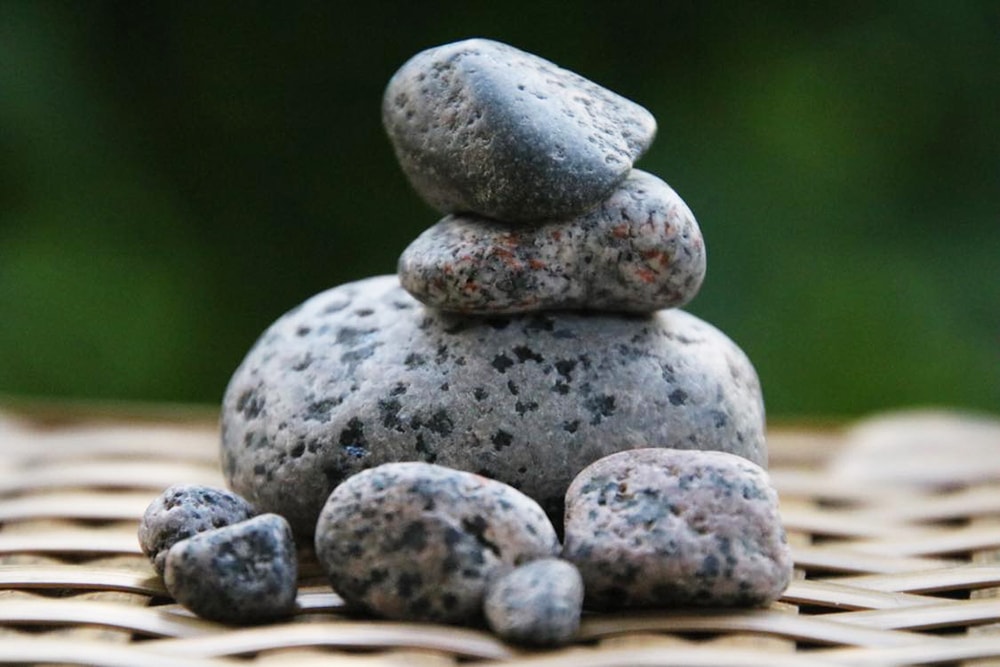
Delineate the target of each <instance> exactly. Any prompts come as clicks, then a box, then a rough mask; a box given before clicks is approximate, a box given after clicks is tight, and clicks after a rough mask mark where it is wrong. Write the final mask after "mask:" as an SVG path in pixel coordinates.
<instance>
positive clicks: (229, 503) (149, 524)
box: [139, 484, 256, 576]
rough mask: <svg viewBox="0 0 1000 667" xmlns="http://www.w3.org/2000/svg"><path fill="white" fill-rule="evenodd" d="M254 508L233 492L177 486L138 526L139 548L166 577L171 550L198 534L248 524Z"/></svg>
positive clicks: (157, 500) (163, 495)
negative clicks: (166, 562)
mask: <svg viewBox="0 0 1000 667" xmlns="http://www.w3.org/2000/svg"><path fill="white" fill-rule="evenodd" d="M255 514H256V511H255V510H254V508H253V506H251V505H250V503H248V502H247V501H246V500H245V499H244V498H243V497H242V496H239V495H237V494H235V493H233V492H232V491H227V490H225V489H218V488H215V487H212V486H203V485H200V484H175V485H173V486H171V487H170V488H168V489H166V490H165V491H164V492H163V493H161V494H160V495H159V496H157V497H156V498H155V499H154V500H153V501H152V502H151V503H150V504H149V506H148V507H147V508H146V511H145V513H144V514H143V515H142V520H141V521H140V522H139V546H140V547H142V551H143V553H144V554H146V556H147V557H148V558H149V560H150V562H151V563H152V564H153V568H154V569H155V570H156V572H157V574H159V575H161V576H162V575H163V570H164V567H166V564H165V561H166V557H167V551H169V550H170V547H172V546H173V545H175V544H176V543H178V542H180V541H181V540H185V539H187V538H189V537H191V536H192V535H195V534H197V533H200V532H203V531H206V530H212V529H215V528H221V527H223V526H228V525H230V524H233V523H239V522H240V521H246V520H247V519H249V518H251V517H253V516H254V515H255Z"/></svg>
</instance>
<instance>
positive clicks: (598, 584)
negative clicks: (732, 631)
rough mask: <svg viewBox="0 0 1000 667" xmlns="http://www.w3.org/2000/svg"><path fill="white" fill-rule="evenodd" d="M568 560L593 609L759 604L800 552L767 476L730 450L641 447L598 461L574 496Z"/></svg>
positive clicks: (773, 593) (569, 507)
mask: <svg viewBox="0 0 1000 667" xmlns="http://www.w3.org/2000/svg"><path fill="white" fill-rule="evenodd" d="M563 557H564V558H566V559H567V560H569V561H571V562H573V563H575V564H576V565H577V567H579V568H580V573H581V574H582V575H583V580H584V585H585V586H586V590H587V606H588V607H594V608H600V609H609V608H618V607H675V606H713V607H722V606H741V607H742V606H759V605H765V604H768V603H769V602H771V601H773V600H775V599H777V598H778V596H779V595H781V593H782V591H784V590H785V587H786V586H788V583H789V581H790V580H791V576H792V557H791V553H790V551H789V548H788V544H787V543H786V541H785V532H784V530H783V529H782V526H781V517H780V516H779V514H778V495H777V493H776V492H775V491H774V489H772V488H771V486H770V482H769V479H768V476H767V473H766V472H765V471H764V470H763V469H762V468H760V467H759V466H756V465H754V464H752V463H750V462H749V461H747V460H745V459H743V458H740V457H738V456H733V455H731V454H726V453H724V452H697V451H687V450H672V449H638V450H633V451H626V452H619V453H617V454H613V455H611V456H608V457H606V458H604V459H601V460H600V461H597V462H595V463H594V464H592V465H590V466H589V467H587V469H585V470H584V471H583V472H582V473H580V475H579V477H577V478H576V479H575V480H573V483H572V485H570V487H569V490H568V491H567V493H566V537H565V546H564V548H563Z"/></svg>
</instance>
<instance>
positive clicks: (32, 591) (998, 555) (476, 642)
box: [0, 413, 1000, 667]
mask: <svg viewBox="0 0 1000 667" xmlns="http://www.w3.org/2000/svg"><path fill="white" fill-rule="evenodd" d="M50 416H51V415H50ZM959 436H960V434H959V433H958V432H956V437H959ZM844 440H845V437H844V431H842V430H839V429H806V428H798V429H793V428H784V429H772V433H771V436H770V447H771V474H772V479H773V481H774V483H775V485H776V486H777V488H778V490H779V492H780V494H781V502H782V515H783V520H784V523H785V526H786V529H787V531H788V534H789V540H790V542H791V544H792V546H793V550H794V553H795V560H796V565H797V570H796V574H797V576H796V579H795V581H794V582H793V583H792V585H791V586H790V587H789V589H788V590H787V592H786V593H785V595H784V597H783V598H782V600H781V601H780V602H778V603H775V604H774V605H772V607H771V608H769V609H763V610H751V611H735V612H704V613H689V612H644V613H621V614H600V615H598V614H594V615H589V614H588V615H585V618H584V621H583V624H582V627H581V632H580V636H579V638H578V640H577V641H576V643H575V644H574V645H572V646H569V647H565V648H562V649H557V650H548V651H526V650H524V649H521V648H518V647H514V646H511V645H508V644H505V643H503V642H501V641H499V640H498V639H496V638H495V637H494V636H492V635H490V634H489V633H487V632H484V631H480V630H476V629H465V628H453V627H444V626H435V625H425V624H410V623H398V622H382V621H373V620H370V619H366V618H362V617H357V616H352V615H351V614H349V613H347V612H346V611H345V610H344V609H343V605H342V601H341V600H340V598H338V597H337V595H336V594H335V593H333V592H332V591H331V590H330V588H329V587H328V586H327V585H325V583H324V581H323V579H322V577H320V576H319V575H318V569H317V568H316V565H315V563H310V562H308V561H307V562H306V563H304V566H303V568H302V570H303V572H302V580H301V582H300V584H301V585H300V594H299V603H300V607H301V611H300V612H299V614H298V615H297V616H296V617H295V618H294V620H293V621H291V622H287V623H282V624H278V625H271V626H262V627H253V628H235V629H234V628H228V627H225V626H221V625H218V624H215V623H210V622H206V621H202V620H200V619H198V618H195V617H194V616H192V615H191V614H190V613H188V612H187V611H185V610H184V609H182V608H180V607H179V606H178V605H176V604H174V603H173V601H172V600H171V599H170V598H169V595H168V594H167V593H166V591H165V590H164V589H163V585H162V583H161V582H160V580H159V579H158V578H156V577H155V576H154V574H153V571H152V569H151V567H150V566H149V564H148V563H147V561H146V560H145V559H144V558H143V557H142V555H141V554H140V552H139V547H138V544H137V542H136V536H135V535H136V526H137V522H138V519H139V517H140V516H141V515H142V512H143V510H144V509H145V507H146V505H147V503H148V502H149V501H150V500H151V499H152V498H153V497H154V496H155V495H156V494H158V493H159V492H160V491H161V490H162V489H163V488H165V487H166V486H168V485H170V484H172V483H175V482H200V483H207V484H222V479H221V477H220V473H219V470H218V465H217V460H216V453H217V445H216V431H215V426H214V424H213V423H212V421H210V420H191V419H188V418H186V417H183V416H173V417H171V418H167V419H159V420H135V419H129V420H113V419H108V418H103V419H99V420H80V419H74V420H65V421H61V422H55V423H54V422H53V421H52V420H51V419H44V420H42V419H38V418H32V419H27V418H24V417H19V418H15V417H12V416H11V415H4V414H3V413H0V663H7V664H10V663H59V664H94V665H143V666H144V665H160V664H185V665H232V664H254V665H257V664H260V665H365V666H375V665H418V666H420V665H427V666H439V665H441V666H443V665H454V664H463V665H484V664H505V665H506V664H510V665H524V666H527V665H533V666H538V667H542V666H545V667H564V666H565V667H588V666H594V667H597V666H611V665H676V666H683V665H713V666H728V665H734V666H735V665H740V666H745V665H762V666H763V665H767V666H778V667H780V666H783V665H910V664H970V665H972V664H975V665H986V664H996V665H1000V475H994V474H992V472H989V471H990V470H992V468H991V467H990V466H984V465H983V461H976V460H969V461H958V462H957V463H958V464H959V465H958V467H959V468H961V466H965V468H967V469H968V470H971V471H976V470H979V471H981V470H983V469H984V468H985V469H987V471H988V474H979V475H969V474H961V473H956V477H955V478H954V479H946V480H937V481H936V482H935V483H934V484H926V483H924V484H909V485H907V484H896V485H894V484H880V483H873V482H871V481H864V480H861V479H852V478H850V477H844V476H843V475H840V476H837V475H833V474H831V472H830V467H829V465H828V462H829V461H830V460H831V458H832V457H834V456H835V455H836V454H837V453H838V452H839V451H840V450H841V449H842V448H843V443H844ZM995 451H996V456H997V458H998V459H1000V441H998V442H997V443H996V450H995ZM993 468H995V466H993ZM970 480H971V481H970Z"/></svg>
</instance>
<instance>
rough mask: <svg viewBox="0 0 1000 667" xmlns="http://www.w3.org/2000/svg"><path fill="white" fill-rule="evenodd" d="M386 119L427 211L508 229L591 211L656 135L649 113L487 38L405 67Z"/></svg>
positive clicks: (426, 54)
mask: <svg viewBox="0 0 1000 667" xmlns="http://www.w3.org/2000/svg"><path fill="white" fill-rule="evenodd" d="M382 118H383V122H384V123H385V128H386V131H387V132H388V134H389V138H390V140H391V141H392V144H393V147H394V148H395V150H396V156H397V157H398V159H399V162H400V165H402V167H403V171H404V172H406V175H407V177H408V178H409V179H410V182H411V183H412V184H413V187H414V188H415V189H416V190H417V192H418V193H419V194H420V196H421V197H423V198H424V199H425V200H426V201H427V202H428V203H429V204H430V205H431V206H433V207H435V208H436V209H438V210H439V211H441V212H443V213H477V214H479V215H483V216H486V217H488V218H496V219H499V220H505V221H507V222H525V221H532V220H540V219H549V218H563V217H567V216H573V215H576V214H579V213H582V212H584V211H586V210H588V209H590V208H592V207H593V206H595V205H596V204H598V203H599V202H600V201H601V200H603V199H605V198H606V197H607V196H608V195H610V194H611V192H612V191H613V190H614V189H615V187H617V186H618V185H619V184H620V183H621V182H622V181H623V180H625V177H626V176H627V175H628V173H629V171H630V170H631V169H632V163H633V162H634V161H635V160H636V159H638V157H639V156H640V155H642V153H643V152H645V150H646V149H647V148H648V147H649V145H650V144H651V143H652V141H653V137H654V135H655V134H656V121H655V120H654V119H653V116H652V114H650V113H649V112H648V111H647V110H646V109H643V108H642V107H641V106H639V105H637V104H635V103H634V102H631V101H629V100H627V99H625V98H624V97H621V96H620V95H617V94H615V93H613V92H611V91H609V90H607V89H605V88H602V87H601V86H599V85H597V84H595V83H593V82H592V81H588V80H587V79H584V78H583V77H581V76H579V75H577V74H574V73H573V72H570V71H568V70H565V69H562V68H560V67H558V66H556V65H554V64H553V63H551V62H549V61H547V60H544V59H542V58H539V57H538V56H534V55H531V54H530V53H525V52H524V51H520V50H518V49H515V48H514V47H512V46H508V45H506V44H501V43H499V42H494V41H490V40H486V39H469V40H465V41H461V42H456V43H453V44H445V45H444V46H439V47H436V48H433V49H428V50H426V51H423V52H421V53H419V54H417V55H416V56H414V57H413V58H411V59H410V60H409V61H407V62H406V64H404V65H403V66H402V67H401V68H400V69H399V71H398V72H396V74H395V75H394V76H393V77H392V80H391V81H390V82H389V85H388V87H387V88H386V91H385V96H384V98H383V105H382Z"/></svg>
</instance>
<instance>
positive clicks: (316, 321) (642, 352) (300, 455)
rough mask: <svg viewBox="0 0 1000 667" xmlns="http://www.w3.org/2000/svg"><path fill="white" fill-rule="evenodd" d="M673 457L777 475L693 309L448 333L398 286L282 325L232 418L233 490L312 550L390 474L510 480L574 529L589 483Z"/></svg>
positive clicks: (751, 397) (443, 318) (367, 291)
mask: <svg viewBox="0 0 1000 667" xmlns="http://www.w3.org/2000/svg"><path fill="white" fill-rule="evenodd" d="M667 445H669V446H673V447H688V448H692V449H719V450H725V451H730V452H733V453H736V454H740V455H741V456H745V457H747V458H748V459H750V460H752V461H755V462H757V463H760V464H765V463H766V461H767V451H766V445H765V442H764V411H763V402H762V399H761V392H760V385H759V383H758V380H757V375H756V373H755V372H754V369H753V367H752V366H751V364H750V362H749V360H748V359H747V358H746V356H745V355H744V354H743V353H742V352H741V351H740V349H739V348H738V347H737V346H736V345H735V344H733V342H732V341H730V340H729V339H728V338H727V337H726V336H724V335H723V334H722V333H720V332H719V331H718V330H717V329H715V328H714V327H712V326H711V325H709V324H706V323H705V322H703V321H701V320H699V319H698V318H696V317H694V316H693V315H689V314H687V313H685V312H683V311H680V310H677V309H672V310H664V311H659V312H657V313H655V314H652V315H643V316H617V315H616V316H610V315H600V314H590V315H585V314H579V313H561V314H551V313H550V314H532V315H522V316H512V317H496V318H477V317H468V316H458V315H447V314H443V313H441V312H439V311H435V310H433V309H429V308H425V307H424V306H422V305H421V304H420V303H419V302H417V301H416V300H414V299H413V297H411V296H410V295H409V294H408V293H407V292H406V291H405V290H403V289H402V288H401V287H400V286H399V281H398V279H397V278H396V276H382V277H375V278H369V279H366V280H362V281H359V282H355V283H349V284H346V285H341V286H340V287H336V288H333V289H331V290H328V291H326V292H323V293H321V294H318V295H316V296H314V297H312V298H311V299H309V300H308V301H306V302H305V303H304V304H302V305H300V306H299V307H297V308H295V309H294V310H292V311H291V312H290V313H288V314H287V315H285V316H283V317H282V318H280V319H279V320H278V321H277V322H275V323H274V324H273V325H272V326H271V327H270V328H269V329H268V330H267V331H266V332H264V334H263V335H262V336H261V338H260V339H259V340H258V342H257V343H256V344H255V345H254V347H253V348H252V349H251V350H250V352H249V353H248V354H247V356H246V358H245V359H244V361H243V363H242V364H241V365H240V367H239V368H238V369H237V370H236V372H235V374H234V375H233V378H232V380H231V381H230V383H229V387H228V388H227V390H226V393H225V398H224V400H223V406H222V464H223V471H224V473H225V475H226V477H227V479H228V480H229V483H230V485H231V487H232V488H233V489H235V490H236V491H238V492H239V493H242V494H244V495H245V496H246V497H247V498H248V499H249V500H250V501H251V502H253V503H254V504H255V505H256V506H257V507H259V508H260V509H261V510H263V511H268V512H277V513H279V514H282V515H284V516H285V517H286V518H288V520H289V521H290V522H291V524H292V527H293V528H294V529H295V531H296V533H297V534H304V535H308V534H311V533H312V531H313V528H314V527H315V525H316V517H317V516H318V514H319V510H320V508H321V507H322V505H323V503H324V501H325V500H326V497H327V495H329V493H330V491H331V489H333V487H334V486H336V485H337V484H339V483H340V482H341V481H343V480H344V479H345V478H347V477H348V476H349V475H351V474H354V473H356V472H358V471H360V470H363V469H364V468H369V467H372V466H375V465H378V464H381V463H386V462H389V461H408V460H419V461H426V462H431V463H438V464H441V465H446V466H449V467H453V468H459V469H463V470H470V471H473V472H479V473H481V474H483V475H485V476H487V477H494V478H496V479H499V480H501V481H503V482H506V483H508V484H511V485H512V486H514V487H516V488H518V489H520V490H521V491H523V492H524V493H526V494H528V495H529V496H531V497H532V498H535V499H536V500H538V501H539V502H540V503H541V504H542V506H543V507H545V509H546V511H548V512H549V515H550V516H553V517H558V520H560V521H561V518H562V505H563V496H564V494H565V491H566V487H567V486H569V483H570V481H571V480H572V479H573V477H574V476H575V475H576V474H577V473H578V472H579V471H580V470H582V469H583V468H584V466H586V465H587V464H589V463H591V462H592V461H595V460H597V459H599V458H601V457H602V456H606V455H607V454H610V453H612V452H615V451H620V450H623V449H631V448H636V447H650V446H667Z"/></svg>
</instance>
